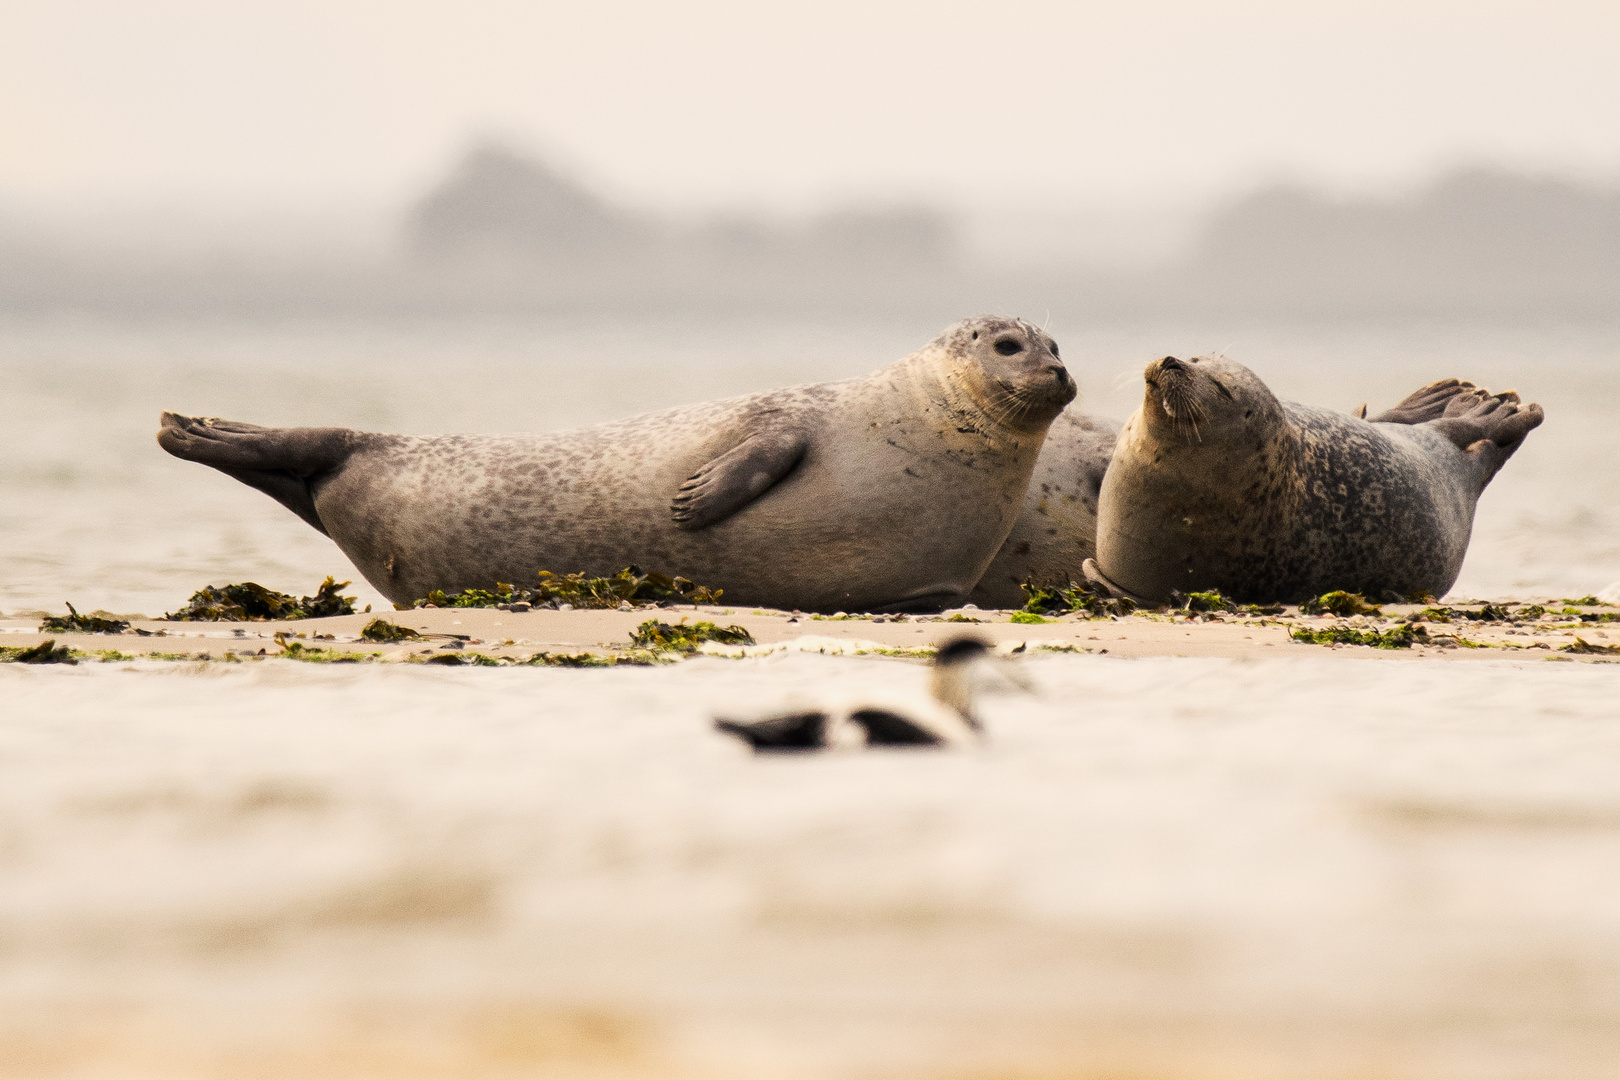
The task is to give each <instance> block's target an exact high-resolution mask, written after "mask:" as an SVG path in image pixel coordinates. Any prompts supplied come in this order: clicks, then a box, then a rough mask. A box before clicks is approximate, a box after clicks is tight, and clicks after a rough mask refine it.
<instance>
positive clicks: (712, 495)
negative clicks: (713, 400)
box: [669, 428, 810, 532]
mask: <svg viewBox="0 0 1620 1080" xmlns="http://www.w3.org/2000/svg"><path fill="white" fill-rule="evenodd" d="M809 447H810V439H809V437H808V436H807V435H806V434H805V433H804V432H802V431H800V430H798V429H796V428H776V429H770V430H765V431H755V432H753V433H752V434H750V435H749V436H748V437H747V438H746V439H744V440H743V441H742V442H741V443H739V444H738V445H737V446H735V447H733V448H732V449H730V450H728V451H726V452H725V453H724V454H721V455H720V456H719V457H717V458H715V459H714V460H713V461H710V462H709V463H708V464H707V465H705V466H703V468H701V469H699V470H698V471H697V472H695V473H693V474H692V475H691V476H689V477H687V479H686V482H685V483H683V484H682V485H681V486H680V490H679V491H677V492H676V493H675V499H674V501H673V502H671V503H670V507H669V510H670V514H671V516H673V517H674V519H675V527H676V528H679V529H685V530H686V531H688V532H695V531H697V530H698V529H707V528H708V527H709V526H711V525H714V524H717V523H719V522H721V521H724V520H725V519H726V518H728V517H730V516H731V515H733V514H735V513H736V512H737V511H739V510H741V509H742V508H743V507H745V506H747V505H748V504H749V503H751V502H753V501H754V500H755V499H757V498H759V497H760V496H761V495H763V494H765V492H767V491H769V490H770V489H771V488H772V487H773V486H774V485H775V484H776V483H777V482H778V481H780V480H781V479H782V478H783V477H785V476H787V474H788V473H790V472H792V471H793V468H794V466H796V465H798V464H799V462H800V461H801V460H802V459H803V458H804V454H805V451H806V450H808V449H809Z"/></svg>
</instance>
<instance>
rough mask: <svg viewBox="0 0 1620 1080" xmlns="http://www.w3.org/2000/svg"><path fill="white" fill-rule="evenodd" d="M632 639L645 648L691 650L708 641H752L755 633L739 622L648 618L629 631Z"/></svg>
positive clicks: (740, 643) (675, 650)
mask: <svg viewBox="0 0 1620 1080" xmlns="http://www.w3.org/2000/svg"><path fill="white" fill-rule="evenodd" d="M630 641H631V642H632V643H633V644H636V645H639V646H641V647H642V648H644V649H654V650H663V651H671V652H683V653H689V652H694V651H696V650H697V647H698V645H700V644H701V643H703V642H705V641H716V642H719V643H720V644H722V645H752V644H754V636H753V635H752V634H750V633H749V632H748V631H747V630H745V629H743V628H742V627H740V626H716V625H715V624H714V623H712V622H699V623H691V624H688V623H687V621H686V620H685V619H682V620H681V621H680V622H679V623H676V624H675V625H673V626H672V625H670V624H669V623H667V622H659V621H658V620H657V619H648V620H647V621H646V622H644V623H642V624H641V625H640V626H638V627H636V629H635V631H634V632H633V633H632V634H631V635H630Z"/></svg>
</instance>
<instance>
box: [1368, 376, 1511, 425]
mask: <svg viewBox="0 0 1620 1080" xmlns="http://www.w3.org/2000/svg"><path fill="white" fill-rule="evenodd" d="M1488 396H1489V395H1488V394H1487V393H1486V392H1485V391H1484V390H1481V389H1480V388H1479V387H1477V386H1475V385H1474V384H1473V383H1471V382H1467V381H1464V380H1462V379H1441V380H1440V381H1439V382H1432V383H1430V384H1429V385H1428V386H1425V387H1423V388H1422V389H1421V390H1414V391H1413V392H1412V393H1410V394H1408V395H1406V397H1405V398H1404V399H1402V401H1401V403H1400V404H1399V405H1396V406H1395V407H1394V408H1393V409H1390V410H1388V411H1387V412H1382V413H1379V414H1378V415H1377V416H1375V417H1373V418H1372V419H1371V421H1370V422H1371V423H1374V424H1426V423H1428V422H1429V421H1430V420H1438V419H1440V418H1441V417H1442V416H1445V415H1446V413H1447V410H1448V409H1452V408H1457V407H1459V406H1463V407H1466V408H1472V407H1473V406H1474V405H1476V404H1478V403H1479V402H1480V401H1481V400H1483V399H1484V398H1486V397H1488ZM1356 415H1358V416H1360V417H1361V418H1362V419H1364V420H1365V419H1367V406H1365V405H1363V406H1362V407H1361V411H1360V412H1359V413H1357V414H1356Z"/></svg>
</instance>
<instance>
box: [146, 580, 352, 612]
mask: <svg viewBox="0 0 1620 1080" xmlns="http://www.w3.org/2000/svg"><path fill="white" fill-rule="evenodd" d="M348 586H349V582H347V581H334V580H333V579H332V577H331V575H327V578H326V580H325V581H323V582H321V587H320V588H318V589H316V590H315V595H314V596H305V597H293V596H289V595H288V594H287V593H282V592H276V591H275V590H274V589H267V588H265V587H264V586H263V585H260V584H259V583H258V582H255V581H244V582H242V583H240V584H236V585H219V586H214V585H209V586H207V587H206V588H203V589H199V590H198V591H197V592H195V593H192V595H191V599H190V600H188V601H186V606H185V607H183V608H181V609H180V610H179V611H171V612H169V613H168V614H167V615H165V616H163V617H164V618H165V619H168V620H171V621H173V622H264V621H267V620H272V619H275V620H289V619H320V618H325V617H327V616H331V615H353V614H354V597H352V596H339V595H338V592H339V590H341V589H345V588H347V587H348Z"/></svg>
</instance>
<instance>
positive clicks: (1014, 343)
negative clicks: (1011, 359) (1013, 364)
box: [996, 338, 1024, 356]
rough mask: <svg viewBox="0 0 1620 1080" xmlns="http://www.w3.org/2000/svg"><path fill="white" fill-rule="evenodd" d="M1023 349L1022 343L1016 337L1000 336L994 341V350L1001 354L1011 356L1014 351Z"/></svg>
mask: <svg viewBox="0 0 1620 1080" xmlns="http://www.w3.org/2000/svg"><path fill="white" fill-rule="evenodd" d="M1023 351H1024V343H1023V342H1022V341H1019V340H1018V339H1017V338H1002V339H1001V340H1000V341H998V342H996V352H998V353H1000V354H1001V355H1002V356H1012V355H1013V354H1014V353H1021V352H1023Z"/></svg>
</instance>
